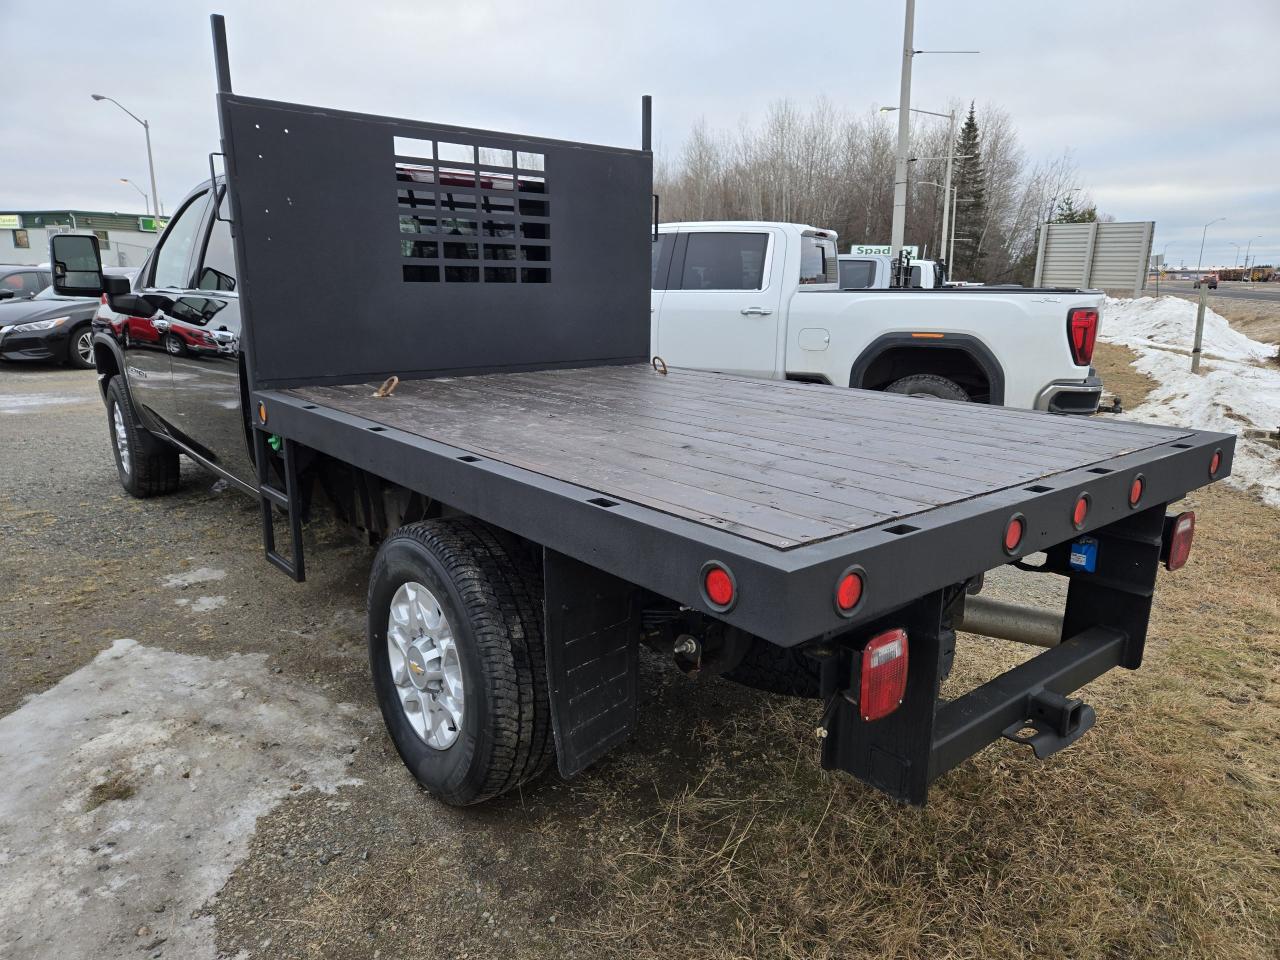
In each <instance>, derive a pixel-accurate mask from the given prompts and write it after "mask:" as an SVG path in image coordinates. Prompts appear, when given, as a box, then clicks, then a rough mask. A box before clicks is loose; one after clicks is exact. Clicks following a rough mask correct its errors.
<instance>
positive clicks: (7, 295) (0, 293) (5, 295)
mask: <svg viewBox="0 0 1280 960" xmlns="http://www.w3.org/2000/svg"><path fill="white" fill-rule="evenodd" d="M17 295H18V291H17V290H0V300H12V299H13V298H14V297H16V296H17Z"/></svg>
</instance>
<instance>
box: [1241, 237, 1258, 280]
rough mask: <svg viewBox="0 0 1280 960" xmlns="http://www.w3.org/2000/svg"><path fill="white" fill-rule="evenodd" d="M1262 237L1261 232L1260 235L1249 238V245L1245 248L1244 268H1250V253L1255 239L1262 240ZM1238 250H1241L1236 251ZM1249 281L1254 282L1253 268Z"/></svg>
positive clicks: (1250, 271)
mask: <svg viewBox="0 0 1280 960" xmlns="http://www.w3.org/2000/svg"><path fill="white" fill-rule="evenodd" d="M1261 239H1262V235H1261V234H1259V235H1258V236H1256V237H1250V238H1249V245H1248V246H1246V247H1245V248H1244V268H1245V269H1246V270H1249V253H1250V252H1251V251H1252V250H1253V241H1255V240H1261ZM1236 252H1237V253H1238V252H1239V251H1236ZM1248 282H1249V283H1252V282H1253V271H1252V270H1249V280H1248Z"/></svg>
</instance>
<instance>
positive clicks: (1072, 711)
mask: <svg viewBox="0 0 1280 960" xmlns="http://www.w3.org/2000/svg"><path fill="white" fill-rule="evenodd" d="M1096 719H1097V714H1096V713H1095V712H1094V709H1093V707H1091V706H1089V705H1088V704H1087V703H1085V702H1084V701H1083V700H1080V699H1079V698H1078V697H1064V696H1063V695H1062V694H1060V693H1054V692H1053V691H1052V690H1038V691H1036V692H1035V693H1033V694H1031V696H1029V697H1028V698H1027V716H1026V718H1025V719H1024V720H1023V721H1021V722H1019V723H1015V724H1013V725H1012V726H1010V727H1008V728H1007V729H1006V730H1005V731H1004V733H1003V734H1002V736H1004V737H1005V738H1006V739H1008V740H1012V741H1013V742H1014V743H1025V744H1026V745H1027V746H1029V747H1030V748H1031V749H1032V750H1034V751H1035V754H1036V759H1038V760H1043V759H1045V758H1046V757H1050V756H1052V755H1053V754H1055V753H1057V752H1058V751H1059V750H1063V749H1065V748H1067V747H1069V746H1071V744H1073V743H1075V742H1076V741H1077V740H1079V739H1080V738H1081V737H1083V736H1084V735H1085V734H1086V733H1088V732H1089V730H1090V728H1091V727H1093V724H1094V721H1095V720H1096Z"/></svg>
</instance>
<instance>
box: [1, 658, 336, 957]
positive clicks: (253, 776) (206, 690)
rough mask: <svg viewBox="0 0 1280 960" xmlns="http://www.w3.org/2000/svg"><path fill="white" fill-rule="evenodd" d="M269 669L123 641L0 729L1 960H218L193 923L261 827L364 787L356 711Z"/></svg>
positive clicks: (209, 923)
mask: <svg viewBox="0 0 1280 960" xmlns="http://www.w3.org/2000/svg"><path fill="white" fill-rule="evenodd" d="M265 661H266V658H265V656H263V655H257V654H255V655H232V656H229V657H226V658H224V659H222V660H211V659H208V658H206V657H197V656H190V655H187V654H180V653H171V652H168V651H164V650H157V649H153V648H148V647H143V646H139V645H138V644H137V643H135V642H134V641H132V640H117V641H116V642H115V644H114V645H113V646H112V647H111V648H110V649H108V650H105V651H103V652H102V653H101V654H99V655H98V656H97V657H96V658H94V660H93V661H91V662H90V663H89V664H87V665H86V666H84V667H82V668H81V669H79V670H77V671H76V672H75V673H72V674H71V675H70V676H68V677H66V678H64V679H63V680H62V681H61V682H60V683H58V684H57V685H56V686H54V687H52V688H51V689H49V690H46V691H45V692H43V693H41V694H38V695H37V696H35V697H32V698H31V699H30V700H28V701H27V702H26V703H25V704H24V705H23V706H22V707H20V708H19V709H18V710H16V711H14V712H13V713H11V714H9V715H8V716H6V717H3V718H0V770H3V771H4V777H3V778H2V779H0V956H6V957H9V956H12V957H18V956H21V957H23V958H26V960H46V958H47V960H53V958H58V960H61V958H65V957H93V958H95V960H123V958H125V957H137V956H140V953H139V950H140V949H141V948H144V947H146V946H147V945H148V944H149V943H150V942H151V941H152V940H155V939H158V938H161V937H163V938H165V942H164V953H165V956H174V957H183V958H191V960H213V958H214V957H215V948H214V936H213V920H212V918H211V917H209V916H204V915H202V914H200V913H197V916H196V917H195V918H194V919H193V917H192V914H193V912H199V911H201V908H202V907H203V906H204V904H205V903H206V901H208V900H209V898H211V897H212V896H214V895H215V894H216V893H217V892H218V891H219V890H220V889H221V888H222V886H223V885H224V884H225V883H226V880H227V878H228V877H229V876H230V875H231V872H232V871H233V870H234V869H235V868H236V866H237V865H238V864H239V863H240V862H241V861H242V860H243V859H244V858H245V856H246V855H247V854H248V850H249V842H250V838H251V837H252V835H253V831H254V825H255V823H256V822H257V820H258V818H259V817H261V816H262V815H264V814H265V813H267V812H269V811H270V810H271V809H272V808H273V807H275V806H276V804H278V803H279V802H280V800H281V799H283V798H284V797H286V796H289V795H290V794H291V793H292V792H293V791H294V790H295V789H298V788H299V787H300V786H301V787H306V788H309V789H316V790H322V791H325V792H333V791H335V790H336V789H337V788H338V787H340V786H343V785H345V784H354V783H358V782H359V781H358V780H355V779H353V778H351V777H350V776H349V775H348V772H347V764H348V763H349V761H350V754H349V750H350V748H351V747H352V746H354V745H355V743H356V742H357V740H358V735H357V733H356V730H355V725H354V723H353V722H352V720H353V717H354V713H355V708H354V707H352V706H349V705H343V704H334V703H331V702H330V701H328V700H326V699H325V698H324V697H322V696H320V695H319V694H317V693H313V692H311V691H309V690H307V689H305V688H302V687H299V686H298V685H295V684H291V683H290V682H289V681H288V680H286V679H284V678H282V677H278V676H275V675H273V674H271V673H270V672H269V671H268V670H267V669H266V666H265ZM141 927H148V928H149V930H150V931H151V933H150V934H149V936H147V937H146V938H145V939H142V940H140V939H139V937H138V935H137V931H138V930H139V928H141ZM148 955H149V954H148Z"/></svg>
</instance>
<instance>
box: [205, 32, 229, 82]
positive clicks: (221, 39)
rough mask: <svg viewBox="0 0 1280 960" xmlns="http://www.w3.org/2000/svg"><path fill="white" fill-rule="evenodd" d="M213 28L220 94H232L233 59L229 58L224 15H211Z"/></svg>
mask: <svg viewBox="0 0 1280 960" xmlns="http://www.w3.org/2000/svg"><path fill="white" fill-rule="evenodd" d="M209 25H210V26H211V27H213V69H214V72H215V73H217V75H218V92H219V93H230V92H231V59H230V58H229V57H228V56H227V25H226V22H225V21H224V20H223V19H222V14H220V13H213V14H210V15H209Z"/></svg>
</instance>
